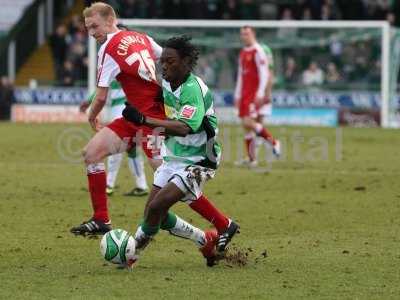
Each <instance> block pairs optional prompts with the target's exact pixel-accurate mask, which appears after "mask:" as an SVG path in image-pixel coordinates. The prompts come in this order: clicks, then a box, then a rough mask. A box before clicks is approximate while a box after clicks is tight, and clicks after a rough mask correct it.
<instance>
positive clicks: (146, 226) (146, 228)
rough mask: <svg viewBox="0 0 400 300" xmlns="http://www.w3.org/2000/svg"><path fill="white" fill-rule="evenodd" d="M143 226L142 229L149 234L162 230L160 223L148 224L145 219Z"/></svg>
mask: <svg viewBox="0 0 400 300" xmlns="http://www.w3.org/2000/svg"><path fill="white" fill-rule="evenodd" d="M141 227H142V231H143V232H144V233H145V234H146V235H148V236H152V235H155V234H156V233H157V232H158V231H159V230H160V225H158V226H151V225H149V224H147V223H146V221H145V220H144V221H143V222H142V225H141Z"/></svg>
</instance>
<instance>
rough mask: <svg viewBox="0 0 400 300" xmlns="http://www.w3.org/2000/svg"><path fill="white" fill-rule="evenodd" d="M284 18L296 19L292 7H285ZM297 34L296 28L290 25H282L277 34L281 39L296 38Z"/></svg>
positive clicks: (287, 19) (286, 19)
mask: <svg viewBox="0 0 400 300" xmlns="http://www.w3.org/2000/svg"><path fill="white" fill-rule="evenodd" d="M282 20H284V21H291V20H294V18H293V12H292V10H291V9H290V8H285V9H284V10H283V12H282ZM296 35H297V29H296V28H294V27H293V28H289V27H281V28H279V29H278V33H277V36H278V38H280V39H289V38H294V37H296Z"/></svg>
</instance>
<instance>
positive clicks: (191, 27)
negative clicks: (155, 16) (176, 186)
mask: <svg viewBox="0 0 400 300" xmlns="http://www.w3.org/2000/svg"><path fill="white" fill-rule="evenodd" d="M120 23H122V24H124V25H126V26H127V27H128V28H132V29H134V30H137V31H142V32H146V33H147V34H148V35H149V36H151V37H153V38H154V39H155V40H156V41H157V42H158V43H159V44H160V45H162V44H163V41H165V40H166V39H168V38H170V37H172V36H176V35H183V34H185V35H190V36H192V38H193V42H194V43H195V44H196V45H197V46H198V47H199V49H200V53H201V54H200V58H199V61H198V66H197V68H196V70H195V72H196V73H197V75H199V76H200V77H202V78H203V80H204V81H205V82H206V83H207V84H208V85H209V87H211V88H212V89H213V91H214V95H215V106H216V107H217V109H216V111H217V113H218V114H219V115H220V118H221V120H222V121H223V122H227V123H234V122H237V121H238V119H237V117H236V114H235V110H234V108H233V91H234V87H235V81H236V72H237V65H238V62H237V61H238V54H239V51H240V49H241V47H242V45H241V43H240V38H239V29H240V27H242V26H244V25H249V26H252V27H254V28H255V29H256V33H257V39H258V42H259V43H260V44H265V45H267V46H268V47H269V48H270V49H271V51H272V55H273V73H274V88H273V94H272V103H273V107H274V109H273V113H272V116H271V117H270V118H269V119H268V120H267V122H270V123H272V124H298V125H322V126H336V125H339V124H349V125H355V126H383V127H399V125H400V118H399V113H398V111H399V96H398V93H397V91H398V89H397V87H398V74H399V66H400V34H399V32H396V31H395V30H394V29H392V28H390V26H389V25H388V23H387V22H380V21H377V22H375V21H371V22H369V21H368V22H358V21H357V22H352V21H327V22H326V21H220V20H217V21H216V20H136V19H135V20H133V19H122V20H120ZM95 72H96V45H95V42H94V40H93V39H90V43H89V89H91V90H92V89H93V88H94V85H95Z"/></svg>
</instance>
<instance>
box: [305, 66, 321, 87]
mask: <svg viewBox="0 0 400 300" xmlns="http://www.w3.org/2000/svg"><path fill="white" fill-rule="evenodd" d="M322 83H324V72H323V71H322V70H321V69H320V68H319V67H318V64H317V63H316V62H315V61H312V62H311V63H310V65H309V67H308V69H307V70H305V71H304V72H303V84H304V85H307V86H315V85H321V84H322Z"/></svg>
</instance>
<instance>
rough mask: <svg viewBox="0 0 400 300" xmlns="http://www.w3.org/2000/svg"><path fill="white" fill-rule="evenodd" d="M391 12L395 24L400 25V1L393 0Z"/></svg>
mask: <svg viewBox="0 0 400 300" xmlns="http://www.w3.org/2000/svg"><path fill="white" fill-rule="evenodd" d="M391 12H392V13H393V15H394V17H393V18H394V26H397V27H400V1H393V2H392V6H391Z"/></svg>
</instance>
